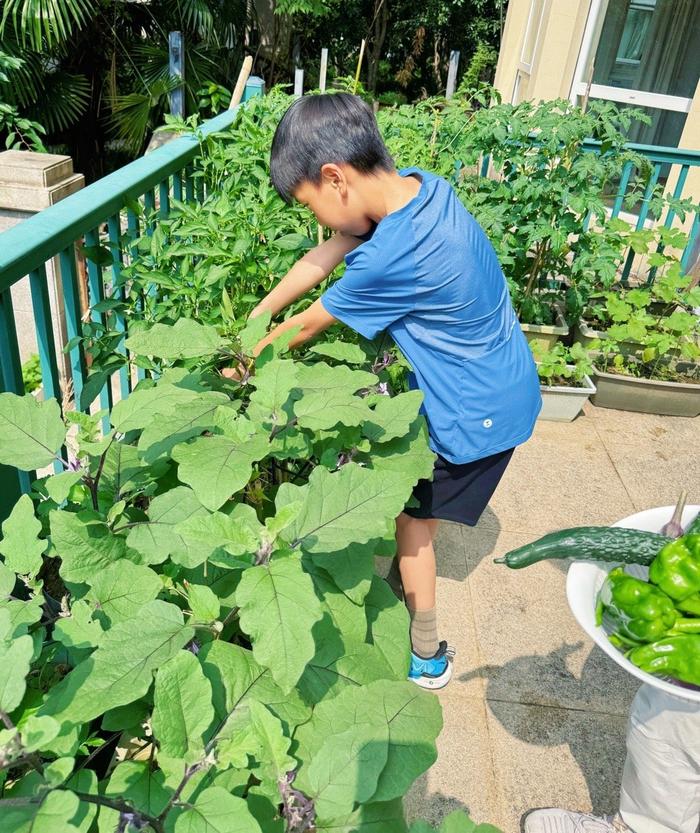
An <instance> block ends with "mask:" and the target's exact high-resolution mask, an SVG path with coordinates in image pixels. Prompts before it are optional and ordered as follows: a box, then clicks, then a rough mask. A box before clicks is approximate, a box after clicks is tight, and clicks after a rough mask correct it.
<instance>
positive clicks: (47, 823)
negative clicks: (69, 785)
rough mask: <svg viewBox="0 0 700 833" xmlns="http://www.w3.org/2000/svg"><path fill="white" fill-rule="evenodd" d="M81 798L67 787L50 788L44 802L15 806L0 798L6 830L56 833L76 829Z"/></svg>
mask: <svg viewBox="0 0 700 833" xmlns="http://www.w3.org/2000/svg"><path fill="white" fill-rule="evenodd" d="M79 803H80V802H79V801H78V797H77V796H76V795H75V794H74V793H72V792H68V790H51V792H48V793H47V794H46V796H45V798H43V800H41V801H37V802H36V803H32V804H29V803H27V804H26V805H13V804H12V801H11V800H7V801H1V800H0V818H2V831H3V833H57V831H59V830H60V831H66V833H70V831H74V830H77V829H78V828H77V827H75V826H74V825H73V824H72V822H73V819H74V818H75V817H76V815H77V814H78V809H79V806H78V805H79Z"/></svg>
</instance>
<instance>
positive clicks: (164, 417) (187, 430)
mask: <svg viewBox="0 0 700 833" xmlns="http://www.w3.org/2000/svg"><path fill="white" fill-rule="evenodd" d="M228 402H229V398H228V396H226V394H225V393H215V392H213V391H208V392H206V393H199V394H197V398H196V399H195V400H193V401H192V402H184V403H182V404H181V405H179V406H178V407H177V408H175V409H174V410H173V411H171V412H169V413H161V415H160V416H159V418H158V419H157V420H153V421H152V422H150V423H149V424H148V425H147V426H146V427H145V428H144V430H143V432H142V434H141V436H140V437H139V442H138V449H139V452H140V453H141V455H142V456H143V459H144V460H145V461H146V462H147V463H152V462H153V461H154V460H157V459H158V457H160V456H162V455H163V454H168V453H169V452H170V451H171V450H172V449H173V448H174V447H175V446H176V445H177V444H178V443H182V442H185V441H186V440H189V439H190V438H191V437H196V436H197V435H198V434H201V433H203V432H204V431H206V430H207V429H210V428H212V427H213V425H214V424H215V416H214V414H215V412H216V410H217V408H219V407H220V406H222V405H226V404H227V403H228Z"/></svg>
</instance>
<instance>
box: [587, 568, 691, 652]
mask: <svg viewBox="0 0 700 833" xmlns="http://www.w3.org/2000/svg"><path fill="white" fill-rule="evenodd" d="M596 613H597V623H598V625H601V624H602V623H603V621H604V620H605V624H606V626H607V627H608V629H609V630H611V631H612V634H611V636H610V641H611V642H612V643H613V644H614V645H616V646H617V647H625V646H627V647H629V646H633V645H639V644H640V643H643V642H655V641H656V640H657V639H661V638H662V637H664V636H671V635H675V634H681V633H700V618H698V619H689V618H686V617H684V616H683V615H682V614H681V612H680V611H678V610H677V609H676V607H675V606H674V604H673V600H672V599H670V598H669V597H668V596H667V595H666V594H665V593H664V592H663V590H660V589H659V588H658V587H656V586H655V585H653V584H649V583H648V582H646V581H641V579H638V578H635V577H634V576H630V575H628V574H627V573H626V572H625V571H624V568H623V567H616V568H615V569H614V570H611V571H610V572H609V573H608V577H607V579H606V581H605V584H604V585H603V586H602V588H601V590H600V593H599V594H598V604H597V609H596Z"/></svg>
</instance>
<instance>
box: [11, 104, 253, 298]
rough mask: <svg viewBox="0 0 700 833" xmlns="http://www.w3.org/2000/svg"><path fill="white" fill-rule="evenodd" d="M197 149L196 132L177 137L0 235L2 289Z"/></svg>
mask: <svg viewBox="0 0 700 833" xmlns="http://www.w3.org/2000/svg"><path fill="white" fill-rule="evenodd" d="M237 109H238V108H237V107H236V108H234V109H233V110H226V111H225V112H224V113H220V114H219V115H218V116H215V117H214V118H212V119H209V120H208V121H206V122H204V123H203V124H202V125H201V126H200V128H199V130H200V132H201V134H202V135H204V136H208V135H211V134H212V133H217V132H219V131H220V130H224V129H226V128H227V127H230V125H231V124H232V123H233V120H234V119H235V116H236V111H237ZM198 151H199V141H198V139H197V137H196V136H194V135H187V136H181V137H179V138H178V139H173V140H172V141H170V142H167V143H166V144H164V145H161V147H159V148H157V149H156V150H154V151H153V152H152V153H149V154H148V156H142V157H140V158H139V159H136V160H134V161H133V162H130V163H129V164H128V165H125V166H124V167H123V168H119V170H117V171H115V172H114V173H111V174H108V175H107V176H105V177H103V178H102V179H98V180H97V181H96V182H93V183H92V184H90V185H88V186H87V187H86V188H83V189H81V190H80V191H76V193H74V194H71V195H70V196H69V197H66V198H65V199H64V200H61V201H60V202H58V203H56V204H55V205H52V206H51V207H50V208H45V209H44V210H42V211H39V212H38V213H37V214H34V215H33V216H32V217H29V218H28V219H26V220H24V221H23V222H21V223H18V224H17V225H16V226H13V227H12V228H10V229H8V230H7V231H4V232H2V234H0V292H2V291H3V290H5V289H7V288H8V287H10V286H12V284H14V283H16V282H17V281H19V280H21V278H23V277H24V276H25V275H27V274H29V273H30V272H32V271H33V270H34V269H38V268H39V267H40V266H42V264H43V263H45V262H46V261H47V260H49V259H50V258H52V257H53V256H54V255H55V254H57V253H58V252H61V251H63V250H64V249H66V248H67V247H68V246H70V245H72V244H73V243H74V242H75V240H77V239H78V238H80V237H82V236H83V234H84V233H85V230H86V229H91V228H95V227H96V226H97V225H99V224H100V223H104V222H106V220H107V218H108V217H110V216H112V215H113V214H116V213H117V212H118V211H120V209H122V208H124V205H125V203H126V201H128V200H130V199H136V198H138V197H139V196H141V195H142V194H143V193H144V192H145V191H147V190H148V189H150V188H154V187H155V186H156V185H158V183H160V182H161V181H162V180H163V179H164V178H165V177H167V176H170V175H171V174H174V173H176V172H177V171H180V170H181V169H182V168H184V167H185V165H187V164H188V163H189V162H191V161H192V160H193V159H194V158H195V156H196V155H197V153H198Z"/></svg>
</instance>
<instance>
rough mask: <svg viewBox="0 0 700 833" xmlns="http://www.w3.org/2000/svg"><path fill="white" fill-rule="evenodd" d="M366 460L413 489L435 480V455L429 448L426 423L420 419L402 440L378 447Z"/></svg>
mask: <svg viewBox="0 0 700 833" xmlns="http://www.w3.org/2000/svg"><path fill="white" fill-rule="evenodd" d="M367 458H368V461H369V462H370V463H371V465H372V468H373V469H376V470H377V471H385V472H394V473H395V474H397V475H400V476H401V477H403V478H405V479H406V481H407V482H410V483H411V484H412V485H415V484H416V483H417V482H418V481H419V480H422V479H426V478H430V477H432V474H433V469H434V466H435V454H434V453H433V452H432V451H431V450H430V446H429V444H428V429H427V426H426V423H425V419H424V418H423V417H422V416H420V417H418V419H416V420H415V422H414V423H413V425H411V428H410V430H409V432H408V433H407V434H405V435H404V436H403V437H396V438H394V439H393V440H389V442H386V443H375V444H374V445H373V446H372V452H371V455H367Z"/></svg>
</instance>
